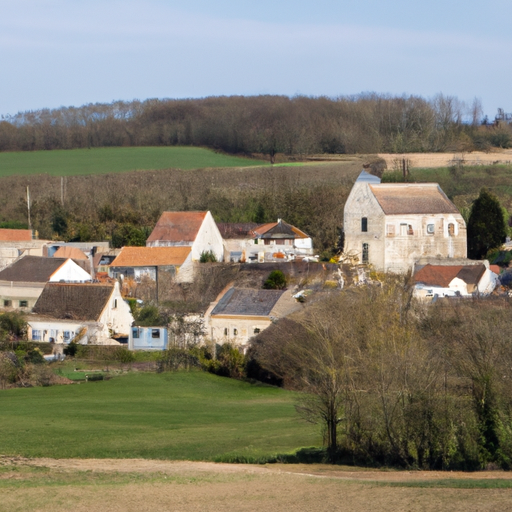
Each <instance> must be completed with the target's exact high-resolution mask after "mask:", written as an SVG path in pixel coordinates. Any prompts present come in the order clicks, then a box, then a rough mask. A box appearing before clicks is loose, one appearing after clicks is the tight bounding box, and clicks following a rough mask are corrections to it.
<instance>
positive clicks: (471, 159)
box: [379, 149, 512, 170]
mask: <svg viewBox="0 0 512 512" xmlns="http://www.w3.org/2000/svg"><path fill="white" fill-rule="evenodd" d="M379 157H380V158H383V159H384V160H385V161H386V164H387V166H388V169H389V170H393V169H397V170H398V169H400V167H399V166H400V165H401V162H402V160H403V159H405V160H408V161H409V167H410V168H420V169H427V168H435V167H448V166H450V165H453V163H455V162H460V161H463V162H464V163H465V164H466V165H492V164H510V163H512V149H503V150H496V151H493V152H489V153H484V152H482V151H472V152H465V153H460V152H459V153H403V154H398V153H397V154H394V153H393V154H390V153H380V154H379Z"/></svg>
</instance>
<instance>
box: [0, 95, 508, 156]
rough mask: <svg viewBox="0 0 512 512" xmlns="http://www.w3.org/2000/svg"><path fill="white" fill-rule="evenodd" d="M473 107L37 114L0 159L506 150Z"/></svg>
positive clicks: (180, 105)
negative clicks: (82, 151) (118, 153)
mask: <svg viewBox="0 0 512 512" xmlns="http://www.w3.org/2000/svg"><path fill="white" fill-rule="evenodd" d="M482 122H483V121H482V111H481V106H480V104H479V103H478V101H475V102H474V103H473V104H472V105H466V104H464V103H463V102H462V101H460V100H458V99H457V98H455V97H451V96H443V95H441V94H440V95H437V96H435V97H434V98H432V99H429V100H426V99H424V98H421V97H419V96H405V95H404V96H389V95H379V94H373V93H367V94H362V95H359V96H346V97H338V98H326V97H316V98H314V97H305V96H295V97H293V98H290V97H287V96H249V97H245V96H231V97H210V98H203V99H188V100H147V101H144V102H140V101H132V102H121V101H118V102H113V103H110V104H95V105H92V104H89V105H84V106H82V107H77V108H76V107H68V108H64V107H62V108H59V109H55V110H39V111H33V112H24V113H19V114H16V115H14V116H8V117H7V118H6V119H5V120H3V121H2V122H0V151H34V150H40V149H44V150H54V149H77V148H92V147H112V146H124V147H126V146H201V147H209V148H212V149H218V150H222V151H224V152H226V153H230V154H264V155H267V156H268V157H269V158H274V156H275V155H276V154H278V153H283V154H285V155H297V156H304V155H311V154H315V153H331V154H351V153H384V152H388V153H409V152H428V151H433V152H440V151H468V150H472V149H480V150H487V149H489V148H491V147H501V148H505V147H510V146H512V131H511V128H510V125H509V124H508V123H507V121H505V120H503V121H501V122H500V124H494V123H493V124H488V123H487V122H486V121H485V122H486V124H485V125H482Z"/></svg>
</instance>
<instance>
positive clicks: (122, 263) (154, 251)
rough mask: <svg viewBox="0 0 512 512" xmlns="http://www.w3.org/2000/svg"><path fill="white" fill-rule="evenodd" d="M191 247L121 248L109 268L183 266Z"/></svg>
mask: <svg viewBox="0 0 512 512" xmlns="http://www.w3.org/2000/svg"><path fill="white" fill-rule="evenodd" d="M191 250H192V248H191V247H123V248H122V249H121V252H120V253H119V254H118V256H117V257H116V259H115V260H114V261H113V262H112V263H111V264H110V266H111V267H162V266H165V265H183V263H184V262H185V260H186V259H187V257H188V255H189V254H190V251H191Z"/></svg>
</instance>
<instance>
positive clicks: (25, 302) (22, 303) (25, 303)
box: [20, 300, 28, 308]
mask: <svg viewBox="0 0 512 512" xmlns="http://www.w3.org/2000/svg"><path fill="white" fill-rule="evenodd" d="M20 308H28V300H20Z"/></svg>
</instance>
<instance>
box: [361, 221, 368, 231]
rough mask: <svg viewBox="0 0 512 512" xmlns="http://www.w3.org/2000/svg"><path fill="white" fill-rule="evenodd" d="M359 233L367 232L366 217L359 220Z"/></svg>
mask: <svg viewBox="0 0 512 512" xmlns="http://www.w3.org/2000/svg"><path fill="white" fill-rule="evenodd" d="M361 231H362V232H363V233H366V232H367V231H368V218H367V217H363V218H362V219H361Z"/></svg>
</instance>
